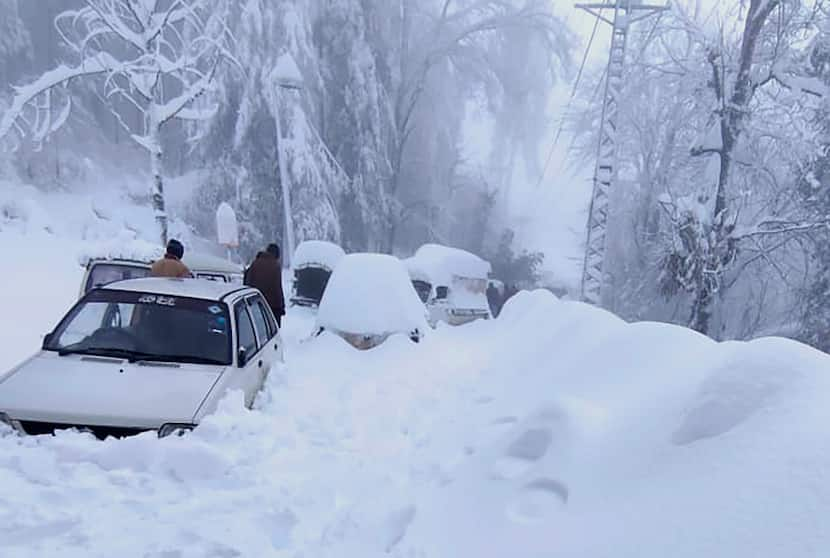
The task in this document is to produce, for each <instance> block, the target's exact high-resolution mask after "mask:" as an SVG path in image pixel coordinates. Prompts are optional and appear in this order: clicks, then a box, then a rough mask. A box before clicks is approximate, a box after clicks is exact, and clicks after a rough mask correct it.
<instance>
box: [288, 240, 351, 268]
mask: <svg viewBox="0 0 830 558" xmlns="http://www.w3.org/2000/svg"><path fill="white" fill-rule="evenodd" d="M345 255H346V253H345V252H344V251H343V249H342V248H341V247H340V246H338V245H337V244H334V243H333V242H326V241H325V240H306V241H304V242H301V243H300V245H299V246H297V249H296V250H295V251H294V259H293V260H291V261H292V263H293V265H294V268H295V269H300V268H303V267H307V266H322V267H324V268H326V269H328V270H330V271H331V270H334V269H335V268H336V267H337V264H338V263H339V262H340V260H341V259H342V258H343V256H345Z"/></svg>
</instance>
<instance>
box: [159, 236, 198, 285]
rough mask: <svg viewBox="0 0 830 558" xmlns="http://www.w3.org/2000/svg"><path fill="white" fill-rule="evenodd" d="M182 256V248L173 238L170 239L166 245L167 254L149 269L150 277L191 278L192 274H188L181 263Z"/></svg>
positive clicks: (188, 271)
mask: <svg viewBox="0 0 830 558" xmlns="http://www.w3.org/2000/svg"><path fill="white" fill-rule="evenodd" d="M183 256H184V246H182V243H181V242H179V241H178V240H176V239H175V238H171V239H170V242H168V243H167V253H165V254H164V257H163V258H162V259H160V260H158V261H157V262H156V263H154V264H153V266H152V267H151V268H150V275H151V276H152V277H173V278H178V279H181V278H184V277H193V274H192V273H190V270H189V269H188V268H187V266H186V265H184V263H182V257H183Z"/></svg>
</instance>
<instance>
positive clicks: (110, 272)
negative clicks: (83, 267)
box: [84, 262, 150, 293]
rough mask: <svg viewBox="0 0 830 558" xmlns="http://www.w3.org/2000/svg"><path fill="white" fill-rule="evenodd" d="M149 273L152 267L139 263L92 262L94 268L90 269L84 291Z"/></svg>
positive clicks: (137, 277)
mask: <svg viewBox="0 0 830 558" xmlns="http://www.w3.org/2000/svg"><path fill="white" fill-rule="evenodd" d="M149 275H150V267H149V266H146V265H144V266H143V265H141V264H139V263H136V264H128V263H109V262H106V263H95V264H92V268H91V269H90V270H89V277H87V280H86V285H84V292H85V293H88V292H89V291H91V290H92V289H95V288H98V287H104V286H106V285H109V284H110V283H115V282H116V281H125V280H127V279H141V278H144V277H147V276H149Z"/></svg>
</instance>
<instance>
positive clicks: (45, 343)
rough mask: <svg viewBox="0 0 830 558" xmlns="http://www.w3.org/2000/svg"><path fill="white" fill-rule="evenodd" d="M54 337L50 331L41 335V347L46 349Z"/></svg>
mask: <svg viewBox="0 0 830 558" xmlns="http://www.w3.org/2000/svg"><path fill="white" fill-rule="evenodd" d="M54 338H55V335H54V334H53V333H52V332H49V333H47V334H46V335H44V336H43V345H42V346H41V348H43V349H46V348H47V347H49V346H50V345H51V344H52V340H53V339H54Z"/></svg>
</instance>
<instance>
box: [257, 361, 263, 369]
mask: <svg viewBox="0 0 830 558" xmlns="http://www.w3.org/2000/svg"><path fill="white" fill-rule="evenodd" d="M257 365H258V366H259V367H260V368H262V361H261V360H260V361H259V363H257Z"/></svg>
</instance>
